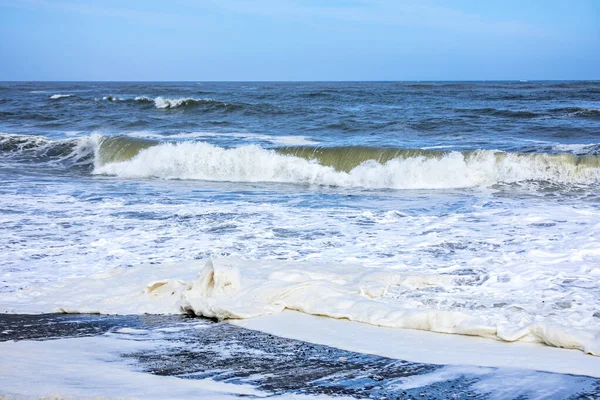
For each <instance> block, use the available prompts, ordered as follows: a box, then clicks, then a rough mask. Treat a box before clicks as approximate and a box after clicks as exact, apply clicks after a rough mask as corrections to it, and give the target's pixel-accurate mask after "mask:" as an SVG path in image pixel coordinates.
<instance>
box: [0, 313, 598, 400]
mask: <svg viewBox="0 0 600 400" xmlns="http://www.w3.org/2000/svg"><path fill="white" fill-rule="evenodd" d="M285 317H286V318H287V319H288V321H289V316H285ZM313 318H316V317H313ZM256 321H260V319H257V320H256ZM256 321H255V322H256ZM298 321H300V322H302V321H301V320H298ZM300 322H299V323H300ZM304 322H306V321H304ZM263 323H264V321H263ZM297 326H298V325H296V326H294V325H288V328H289V329H295V328H297ZM304 326H305V327H306V328H308V329H310V328H311V327H315V326H316V324H315V323H313V324H311V325H304ZM328 326H329V328H330V329H331V325H328ZM346 331H348V330H347V329H346ZM331 332H332V333H336V332H334V331H331ZM343 332H344V330H343V329H342V330H338V331H337V333H338V334H341V333H343ZM0 333H1V334H0V351H1V352H2V354H3V356H4V357H2V361H0V370H2V373H1V374H0V375H2V376H4V377H5V378H6V382H5V384H3V385H1V386H0V387H1V389H0V395H5V396H14V398H31V396H33V397H35V396H38V397H39V396H48V395H60V396H65V397H68V398H82V397H88V398H89V397H98V396H104V397H109V398H111V397H112V398H114V397H120V398H123V397H128V398H131V397H133V398H135V397H144V398H168V397H169V396H168V393H175V391H177V390H179V391H180V392H178V393H179V395H178V396H180V397H182V398H185V397H186V393H187V394H193V393H196V394H197V393H198V390H208V391H209V392H210V391H211V390H216V391H217V392H218V394H219V396H222V395H223V396H229V395H232V393H233V396H234V397H238V396H243V397H248V396H250V398H261V397H269V398H306V396H308V398H315V396H334V397H335V398H340V397H338V396H343V397H345V398H381V399H383V398H427V399H446V398H465V399H466V398H481V399H486V398H490V399H493V398H510V396H513V397H518V396H522V398H534V397H535V398H557V397H558V398H573V399H574V398H586V397H582V396H589V398H593V396H598V395H600V379H597V378H590V377H583V376H575V375H566V374H554V373H548V372H539V371H533V370H519V369H515V368H492V367H477V366H465V365H462V366H459V365H436V364H430V363H418V362H411V361H405V360H401V359H398V358H390V357H382V356H378V355H373V354H366V353H361V352H352V351H348V350H343V349H339V348H334V347H331V346H326V345H322V344H315V343H309V342H306V341H300V340H295V339H289V338H285V337H281V336H275V335H271V334H269V333H264V332H261V331H257V330H252V329H247V328H245V327H243V326H240V324H231V323H228V322H214V321H211V320H207V319H202V318H190V317H186V316H177V315H130V316H112V315H86V314H39V315H16V314H3V315H0ZM321 333H322V330H321ZM445 336H448V337H451V336H453V335H445ZM375 339H376V340H377V341H378V342H382V339H381V338H375ZM383 340H385V338H384V339H383ZM12 356H14V357H12ZM11 357H12V358H11ZM59 362H60V364H61V365H60V366H61V368H57V367H58V366H59V365H56V363H59ZM82 365H84V366H85V367H81V366H82ZM98 368H100V370H106V371H109V372H111V373H105V376H102V377H100V378H97V377H90V376H89V375H86V374H85V371H86V370H96V369H98ZM32 371H35V372H36V373H35V374H33V375H32V373H31V372H32ZM129 373H135V374H136V378H135V379H134V380H127V376H128V375H127V374H129ZM142 378H143V379H142ZM90 379H92V381H89V380H90ZM94 379H95V380H94ZM32 381H33V382H35V384H34V385H32V384H31V383H32ZM148 382H151V385H152V388H154V390H155V392H154V394H152V393H151V394H150V395H149V396H146V395H144V396H142V393H146V392H148V390H149V388H148V387H147V383H148ZM47 385H50V387H47ZM182 385H183V386H186V388H187V386H190V387H189V388H187V389H185V390H187V391H185V393H184V392H181V391H182V390H183V389H182ZM219 385H221V386H219ZM45 386H46V389H48V390H49V392H44V387H45ZM192 386H193V388H192ZM217 386H218V387H217ZM507 387H508V388H509V389H510V393H508V392H502V391H503V390H504V391H505V390H508V389H507ZM159 388H160V389H159ZM170 390H173V392H170ZM90 391H92V392H94V393H91V392H90ZM228 391H229V392H228ZM236 391H237V392H236ZM209 392H206V393H205V394H204V395H206V396H212V397H214V396H216V395H214V393H217V392H210V393H212V394H210V395H209V394H208V393H209ZM92 394H93V395H92ZM500 394H502V396H503V397H498V396H499V395H500ZM213 395H214V396H213ZM28 396H29V397H28ZM297 396H300V397H297ZM548 396H550V397H548ZM552 396H554V397H552ZM212 397H211V398H212ZM9 398H10V397H9ZM216 398H218V396H217V397H216Z"/></svg>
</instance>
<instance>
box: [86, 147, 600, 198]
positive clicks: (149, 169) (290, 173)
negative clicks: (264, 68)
mask: <svg viewBox="0 0 600 400" xmlns="http://www.w3.org/2000/svg"><path fill="white" fill-rule="evenodd" d="M569 157H572V156H569V155H562V156H560V155H547V154H537V155H519V154H512V153H506V154H504V153H503V154H501V155H500V156H498V153H497V152H494V151H485V150H484V151H478V152H475V153H472V154H470V155H468V156H467V155H465V154H463V153H460V152H451V153H448V154H447V155H445V156H443V157H440V158H435V157H432V158H428V157H423V156H418V157H410V158H396V159H393V160H390V161H388V162H386V163H384V164H381V163H379V162H376V161H374V160H369V161H366V162H363V163H362V164H361V165H359V166H357V167H355V168H354V169H352V170H351V171H349V172H344V171H337V170H336V169H335V168H333V167H330V166H324V165H321V164H319V163H318V162H317V161H316V160H307V159H304V158H300V157H295V156H288V155H282V154H278V153H277V152H275V151H273V150H267V149H264V148H261V147H260V146H257V145H248V146H240V147H237V148H232V149H226V148H221V147H217V146H213V145H211V144H208V143H191V142H184V143H178V144H172V143H165V144H161V145H158V146H153V147H151V148H148V149H145V150H142V151H141V152H140V153H139V154H138V155H137V156H135V157H134V158H133V159H131V160H127V161H123V162H118V163H110V164H105V165H96V168H95V170H94V172H95V173H97V174H107V175H116V176H120V177H128V178H132V177H139V178H143V177H155V178H161V179H198V180H212V181H231V182H285V183H300V184H311V185H326V186H340V187H364V188H393V189H437V188H466V187H476V186H491V185H494V184H497V183H515V182H523V181H530V180H536V181H551V182H554V183H560V184H578V183H580V184H586V183H593V182H597V181H599V180H600V168H597V167H594V166H587V165H582V164H581V165H580V164H577V163H575V162H573V160H572V159H570V158H569Z"/></svg>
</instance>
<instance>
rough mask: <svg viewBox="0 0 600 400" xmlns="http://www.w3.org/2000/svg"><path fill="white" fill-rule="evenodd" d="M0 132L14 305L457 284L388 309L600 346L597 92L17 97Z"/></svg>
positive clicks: (136, 87) (390, 295)
mask: <svg viewBox="0 0 600 400" xmlns="http://www.w3.org/2000/svg"><path fill="white" fill-rule="evenodd" d="M0 132H2V133H1V134H0V225H1V226H2V232H1V234H0V247H1V248H2V249H3V251H2V252H0V281H1V282H0V291H1V292H4V293H12V292H14V291H16V290H18V289H21V288H31V287H36V288H41V289H39V290H41V291H43V287H44V285H52V284H54V283H56V282H59V281H62V280H65V279H67V278H72V277H83V276H86V275H89V274H92V273H97V272H102V271H108V270H112V269H115V268H123V267H134V266H137V265H141V264H156V263H164V262H167V261H175V262H177V261H181V260H191V259H205V258H207V257H210V256H216V255H226V256H236V257H241V258H245V259H250V260H259V261H260V260H275V259H277V260H287V261H290V262H303V263H311V264H316V265H318V266H320V268H323V269H324V270H327V269H333V270H343V266H344V265H349V264H353V265H355V264H360V265H363V266H364V268H365V271H367V270H369V269H372V268H375V269H378V270H387V269H392V270H394V271H399V272H401V273H428V274H436V275H440V274H441V275H446V274H448V275H452V276H454V277H458V278H455V279H454V281H453V283H452V284H451V285H444V286H432V287H425V288H411V287H406V286H398V287H392V288H391V289H390V290H389V291H388V292H387V294H386V295H385V296H384V298H383V301H384V302H389V303H392V304H395V303H401V304H403V305H405V306H410V307H412V308H417V309H437V310H452V311H464V312H466V313H470V314H475V315H482V316H484V317H485V318H487V319H489V320H490V321H497V322H498V323H504V324H511V325H514V326H515V327H519V326H524V325H526V324H530V323H532V322H543V323H549V324H550V323H551V324H560V325H563V326H568V327H569V328H573V329H578V330H581V331H582V332H583V331H585V332H586V335H588V337H589V338H590V339H589V340H590V341H591V342H590V343H596V344H595V345H597V344H598V342H599V341H600V339H598V336H597V335H598V332H599V331H600V296H598V293H600V283H599V282H600V83H594V82H489V83H485V82H477V83H465V82H460V83H452V82H448V83H442V82H437V83H416V82H412V83H410V82H409V83H401V82H395V83H3V84H0ZM594 337H596V339H594ZM595 345H594V346H595ZM598 349H600V346H598Z"/></svg>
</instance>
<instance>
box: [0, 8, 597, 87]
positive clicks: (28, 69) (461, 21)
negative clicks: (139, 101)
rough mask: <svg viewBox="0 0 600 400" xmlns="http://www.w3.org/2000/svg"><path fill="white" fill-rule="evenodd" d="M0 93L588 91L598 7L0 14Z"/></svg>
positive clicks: (9, 11) (13, 10) (27, 11)
mask: <svg viewBox="0 0 600 400" xmlns="http://www.w3.org/2000/svg"><path fill="white" fill-rule="evenodd" d="M0 54H1V55H2V57H1V60H0V80H50V81H54V80H67V81H79V80H88V81H89V80H117V81H156V80H158V81H289V80H292V81H302V80H308V81H318V80H326V81H338V80H398V81H404V80H521V79H527V80H536V79H540V80H546V79H559V80H562V79H564V80H571V79H574V80H579V79H594V80H598V79H600V0H570V1H565V0H530V1H527V0H503V1H494V0H490V1H480V0H446V1H442V0H319V1H317V0H168V1H165V0H158V1H156V0H127V1H124V0H2V1H0Z"/></svg>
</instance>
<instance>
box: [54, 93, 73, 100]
mask: <svg viewBox="0 0 600 400" xmlns="http://www.w3.org/2000/svg"><path fill="white" fill-rule="evenodd" d="M67 97H73V95H72V94H53V95H52V96H50V97H49V98H50V99H52V100H58V99H64V98H67Z"/></svg>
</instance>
